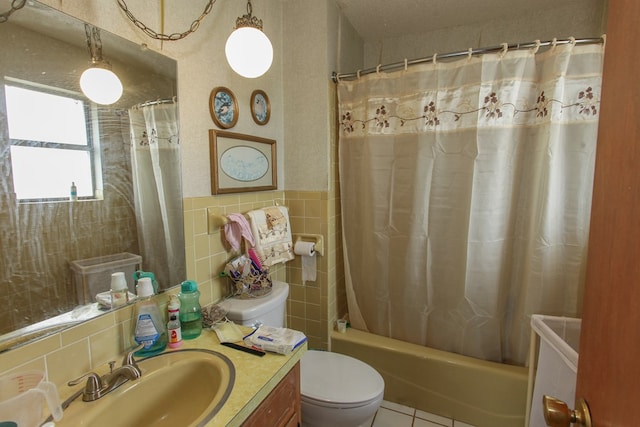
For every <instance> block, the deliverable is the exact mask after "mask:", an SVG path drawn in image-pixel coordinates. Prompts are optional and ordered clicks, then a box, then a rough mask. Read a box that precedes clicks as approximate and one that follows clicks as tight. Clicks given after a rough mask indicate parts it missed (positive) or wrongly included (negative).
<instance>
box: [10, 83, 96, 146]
mask: <svg viewBox="0 0 640 427" xmlns="http://www.w3.org/2000/svg"><path fill="white" fill-rule="evenodd" d="M5 96H6V98H7V120H8V122H9V138H11V139H22V140H27V141H41V142H53V143H61V144H74V145H87V125H86V119H85V108H84V102H82V101H81V100H79V99H74V98H70V97H66V96H59V95H53V94H50V93H46V92H38V91H35V90H30V89H25V88H22V87H17V86H10V85H7V86H5Z"/></svg>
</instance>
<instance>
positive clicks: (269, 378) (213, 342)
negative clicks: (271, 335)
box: [60, 326, 307, 427]
mask: <svg viewBox="0 0 640 427" xmlns="http://www.w3.org/2000/svg"><path fill="white" fill-rule="evenodd" d="M240 328H241V329H242V330H243V332H247V333H248V332H249V331H251V329H249V328H247V327H244V326H241V327H240ZM182 349H206V350H212V351H216V352H218V353H221V354H223V355H225V356H227V357H228V358H229V359H230V360H231V362H232V363H233V365H234V367H235V382H234V385H233V389H232V391H231V394H230V395H229V397H228V399H227V401H226V403H225V404H224V405H223V406H222V408H221V409H220V411H219V412H218V413H217V414H216V415H215V416H214V417H213V419H212V420H211V421H209V422H208V423H207V424H206V427H235V426H240V425H242V423H243V422H244V421H245V420H246V419H247V418H248V417H249V415H251V413H252V412H253V411H254V410H255V409H256V408H257V407H258V406H259V405H260V403H262V401H263V400H264V399H265V398H266V397H267V396H268V395H269V393H271V391H272V390H273V389H274V388H275V387H276V386H277V385H278V383H279V382H280V381H281V380H282V378H284V377H285V376H286V375H287V374H288V373H289V371H290V370H291V369H292V368H293V367H294V366H295V364H296V363H298V361H299V360H300V358H301V357H302V355H303V354H304V352H305V351H306V350H307V343H306V342H305V343H304V344H303V345H301V346H300V347H298V348H297V349H296V350H294V351H293V352H292V353H290V354H287V355H282V354H276V353H269V352H267V353H266V354H265V355H264V356H262V357H259V356H256V355H253V354H249V353H245V352H242V351H239V350H235V349H232V348H229V347H225V346H223V345H221V344H220V341H219V340H218V336H217V335H216V333H215V332H213V331H211V330H209V329H203V331H202V334H201V335H200V336H199V337H198V338H195V339H193V340H184V341H183V344H182V346H181V347H180V348H178V349H171V348H169V347H167V349H166V350H165V351H164V353H168V352H172V351H178V350H182ZM119 364H120V363H119V362H117V365H118V366H119ZM108 370H109V367H108V365H105V366H101V367H99V368H98V369H96V372H97V373H99V374H102V373H106V372H108ZM80 387H82V386H79V387H78V388H74V389H71V388H66V390H65V391H64V392H62V393H61V395H60V397H61V400H64V399H65V398H67V397H68V395H70V394H72V392H73V391H75V390H76V389H79V388H80ZM114 393H117V390H115V391H114ZM82 403H83V402H81V401H78V402H74V403H73V404H74V405H77V404H82ZM63 420H64V416H63Z"/></svg>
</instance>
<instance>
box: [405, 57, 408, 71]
mask: <svg viewBox="0 0 640 427" xmlns="http://www.w3.org/2000/svg"><path fill="white" fill-rule="evenodd" d="M408 68H409V61H407V58H404V70H405V71H407V69H408Z"/></svg>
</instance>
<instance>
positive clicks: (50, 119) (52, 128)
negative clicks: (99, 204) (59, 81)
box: [5, 83, 95, 201]
mask: <svg viewBox="0 0 640 427" xmlns="http://www.w3.org/2000/svg"><path fill="white" fill-rule="evenodd" d="M27 85H28V84H27V83H25V84H24V85H23V84H22V83H21V84H20V85H13V84H7V85H5V97H6V103H7V122H8V127H9V138H10V140H11V169H12V170H11V172H12V178H13V187H14V192H15V193H16V197H17V198H18V200H22V201H24V200H43V199H63V200H68V199H69V197H70V192H71V185H72V183H74V184H75V185H76V187H77V192H78V197H93V196H94V188H95V186H94V169H95V168H94V165H93V162H94V161H95V157H94V153H93V147H92V144H91V143H90V139H89V135H88V131H87V129H88V127H87V111H88V110H87V106H86V105H85V103H84V102H83V101H82V100H81V99H78V98H75V97H73V96H71V95H68V96H67V95H65V94H55V93H52V92H54V91H55V88H46V89H41V88H40V87H34V88H31V87H25V86H27ZM34 171H37V172H38V173H34ZM43 176H44V177H46V179H43V178H42V177H43Z"/></svg>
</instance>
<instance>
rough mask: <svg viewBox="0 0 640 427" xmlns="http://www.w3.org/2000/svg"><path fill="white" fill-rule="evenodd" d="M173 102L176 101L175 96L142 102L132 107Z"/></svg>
mask: <svg viewBox="0 0 640 427" xmlns="http://www.w3.org/2000/svg"><path fill="white" fill-rule="evenodd" d="M174 102H178V98H177V97H175V96H174V97H173V98H167V99H157V100H155V101H147V102H143V103H140V104H136V105H134V106H133V107H132V108H142V107H148V106H150V105H159V104H172V103H174Z"/></svg>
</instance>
